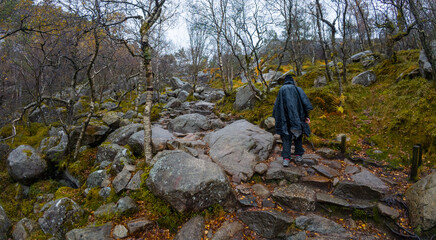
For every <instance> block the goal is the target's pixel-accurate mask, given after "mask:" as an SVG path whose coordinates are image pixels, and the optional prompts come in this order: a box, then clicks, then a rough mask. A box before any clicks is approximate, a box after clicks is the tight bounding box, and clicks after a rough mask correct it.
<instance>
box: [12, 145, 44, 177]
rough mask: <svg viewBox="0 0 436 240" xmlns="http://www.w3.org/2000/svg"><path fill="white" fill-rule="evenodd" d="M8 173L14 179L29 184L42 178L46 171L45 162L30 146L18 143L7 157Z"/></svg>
mask: <svg viewBox="0 0 436 240" xmlns="http://www.w3.org/2000/svg"><path fill="white" fill-rule="evenodd" d="M6 161H7V164H8V172H9V175H10V176H11V177H12V179H14V180H15V181H17V182H19V183H22V184H24V185H30V184H32V183H34V182H35V181H38V180H40V179H42V178H43V177H44V176H45V173H46V171H47V163H46V161H45V160H44V159H43V158H42V157H41V155H40V154H39V153H38V152H37V151H36V150H35V149H34V148H33V147H31V146H28V145H20V146H18V147H17V148H16V149H14V150H13V151H12V152H11V153H9V156H8V158H7V160H6Z"/></svg>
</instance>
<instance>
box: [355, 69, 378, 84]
mask: <svg viewBox="0 0 436 240" xmlns="http://www.w3.org/2000/svg"><path fill="white" fill-rule="evenodd" d="M376 81H377V76H376V75H375V73H374V71H366V72H363V73H361V74H359V75H357V76H355V77H354V78H353V79H352V80H351V83H352V84H359V85H362V86H364V87H368V86H369V85H371V84H373V83H375V82H376Z"/></svg>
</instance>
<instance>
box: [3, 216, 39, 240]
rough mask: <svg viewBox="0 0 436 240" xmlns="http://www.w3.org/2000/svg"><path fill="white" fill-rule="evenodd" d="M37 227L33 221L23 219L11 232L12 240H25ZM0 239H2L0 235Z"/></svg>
mask: <svg viewBox="0 0 436 240" xmlns="http://www.w3.org/2000/svg"><path fill="white" fill-rule="evenodd" d="M38 229H39V226H38V223H36V222H35V221H33V220H30V219H27V218H23V219H21V220H20V221H19V222H18V223H17V224H15V227H14V230H13V231H12V237H13V238H14V240H26V239H28V238H29V237H30V235H31V234H32V233H33V232H35V231H38ZM0 239H3V238H2V237H1V234H0Z"/></svg>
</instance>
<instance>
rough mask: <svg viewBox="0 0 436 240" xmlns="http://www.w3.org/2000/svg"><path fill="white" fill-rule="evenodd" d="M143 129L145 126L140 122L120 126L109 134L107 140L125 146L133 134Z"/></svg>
mask: <svg viewBox="0 0 436 240" xmlns="http://www.w3.org/2000/svg"><path fill="white" fill-rule="evenodd" d="M142 129H144V126H143V125H142V124H140V123H135V124H129V125H127V126H124V127H120V128H118V129H117V130H115V131H114V132H113V133H111V134H109V136H108V137H107V139H106V142H109V143H113V144H118V145H120V146H124V145H126V144H127V141H128V140H129V138H130V136H132V135H133V134H134V133H136V132H139V131H141V130H142Z"/></svg>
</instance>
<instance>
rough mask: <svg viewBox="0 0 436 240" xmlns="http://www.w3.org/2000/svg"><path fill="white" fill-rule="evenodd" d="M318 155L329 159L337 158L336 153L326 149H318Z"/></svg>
mask: <svg viewBox="0 0 436 240" xmlns="http://www.w3.org/2000/svg"><path fill="white" fill-rule="evenodd" d="M316 153H317V154H319V155H321V156H323V157H325V158H328V159H331V158H334V157H336V151H335V150H333V149H330V148H326V147H322V148H319V149H317V150H316ZM303 156H304V155H303Z"/></svg>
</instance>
